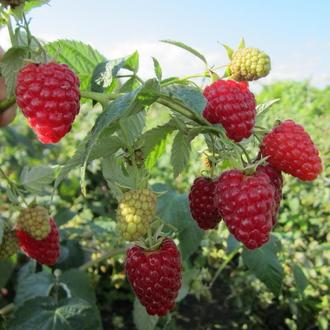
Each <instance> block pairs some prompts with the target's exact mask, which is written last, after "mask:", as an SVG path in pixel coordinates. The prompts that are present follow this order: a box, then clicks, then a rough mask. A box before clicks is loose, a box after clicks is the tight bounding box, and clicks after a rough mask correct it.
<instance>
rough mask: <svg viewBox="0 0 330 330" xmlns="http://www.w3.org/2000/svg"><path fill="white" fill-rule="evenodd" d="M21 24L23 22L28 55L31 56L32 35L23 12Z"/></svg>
mask: <svg viewBox="0 0 330 330" xmlns="http://www.w3.org/2000/svg"><path fill="white" fill-rule="evenodd" d="M23 22H24V29H25V31H26V38H27V43H28V48H29V55H31V53H32V52H31V42H32V34H31V31H30V28H29V22H28V21H27V19H26V16H25V13H24V12H23Z"/></svg>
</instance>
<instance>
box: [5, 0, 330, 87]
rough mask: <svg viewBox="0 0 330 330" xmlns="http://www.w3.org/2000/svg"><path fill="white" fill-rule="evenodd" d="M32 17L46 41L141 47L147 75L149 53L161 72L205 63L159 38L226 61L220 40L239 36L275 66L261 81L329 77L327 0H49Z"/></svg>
mask: <svg viewBox="0 0 330 330" xmlns="http://www.w3.org/2000/svg"><path fill="white" fill-rule="evenodd" d="M31 17H32V25H31V27H32V31H33V33H34V34H35V35H37V36H40V37H42V38H43V39H46V40H54V39H57V38H68V39H79V40H82V41H84V42H86V43H89V44H92V45H93V46H95V47H96V48H97V49H99V50H100V51H101V52H102V53H103V54H105V55H106V56H107V57H109V58H115V57H119V56H124V55H127V54H129V53H131V52H133V51H134V50H135V49H138V50H139V51H140V52H141V55H142V56H141V61H143V64H142V65H141V70H142V75H145V76H148V75H150V74H151V67H152V63H151V60H150V56H151V55H152V56H156V57H158V58H159V60H160V62H161V63H162V65H163V66H164V71H165V74H166V75H172V74H185V73H196V72H199V71H200V70H202V68H203V67H202V65H201V64H200V63H199V62H198V60H196V59H194V58H193V57H191V56H190V55H187V54H184V52H183V51H181V50H179V49H174V47H172V46H170V45H162V44H160V43H159V42H158V40H160V39H175V40H179V41H182V42H185V43H187V44H189V45H191V46H193V47H195V48H197V49H198V50H200V51H201V52H202V53H204V54H205V55H206V56H207V57H208V58H209V60H210V62H211V63H214V64H225V63H226V62H227V60H226V57H225V52H224V50H223V49H222V47H221V45H220V43H226V44H229V45H232V46H235V45H237V43H238V41H239V39H240V37H241V36H244V38H245V39H246V43H247V45H248V46H253V47H258V48H261V49H263V50H265V51H267V52H268V53H269V54H270V56H271V58H272V64H273V69H272V73H271V75H270V76H269V77H268V78H265V79H263V80H262V81H261V83H267V82H270V81H273V80H278V79H290V78H291V79H309V80H311V81H312V83H314V84H316V85H319V86H324V85H326V84H330V56H329V54H330V20H329V17H330V1H327V0H313V1H308V0H276V1H275V0H269V1H265V0H222V1H221V0H219V1H216V0H214V1H207V0H205V1H195V0H176V1H174V0H166V1H157V0H153V1H152V0H139V1H134V0H131V1H112V0H97V1H91V0H88V1H87V0H70V1H68V0H52V1H51V2H50V5H49V6H44V7H42V8H40V9H36V10H34V11H33V12H32V13H31ZM2 34H3V33H2ZM1 38H4V37H1Z"/></svg>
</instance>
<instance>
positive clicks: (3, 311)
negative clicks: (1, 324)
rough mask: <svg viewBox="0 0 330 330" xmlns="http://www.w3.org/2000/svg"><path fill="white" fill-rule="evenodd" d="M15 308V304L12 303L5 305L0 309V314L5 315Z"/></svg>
mask: <svg viewBox="0 0 330 330" xmlns="http://www.w3.org/2000/svg"><path fill="white" fill-rule="evenodd" d="M14 308H15V305H14V304H13V303H11V304H8V305H6V306H5V307H2V308H1V309H0V315H2V316H6V315H8V314H10V313H11V312H12V311H13V310H14Z"/></svg>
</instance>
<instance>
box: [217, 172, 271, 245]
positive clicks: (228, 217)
mask: <svg viewBox="0 0 330 330" xmlns="http://www.w3.org/2000/svg"><path fill="white" fill-rule="evenodd" d="M274 194H275V189H274V187H273V185H272V184H271V182H270V180H269V178H268V176H267V175H265V174H263V173H254V174H253V175H250V176H247V175H244V173H243V172H241V171H239V170H230V171H226V172H224V173H223V174H222V175H221V176H220V178H219V180H218V184H217V186H216V193H215V203H216V205H217V207H218V209H219V212H220V213H221V215H222V217H223V219H224V221H225V223H226V225H227V227H228V229H229V231H230V232H231V233H232V234H233V235H234V237H235V238H236V239H237V240H239V241H241V242H242V243H243V244H244V245H245V246H246V247H247V248H249V249H256V248H258V247H260V246H262V245H263V244H265V243H266V242H267V241H268V239H269V234H270V231H271V229H272V227H273V223H272V216H273V210H274V203H275V202H274Z"/></svg>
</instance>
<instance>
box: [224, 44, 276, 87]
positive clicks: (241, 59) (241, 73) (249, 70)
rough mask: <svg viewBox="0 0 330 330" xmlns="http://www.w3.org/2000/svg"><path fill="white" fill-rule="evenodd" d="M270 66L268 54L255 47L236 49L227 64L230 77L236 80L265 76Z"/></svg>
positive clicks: (249, 79)
mask: <svg viewBox="0 0 330 330" xmlns="http://www.w3.org/2000/svg"><path fill="white" fill-rule="evenodd" d="M270 68H271V64H270V58H269V56H268V55H267V54H266V53H265V52H263V51H261V50H259V49H257V48H242V49H239V50H237V51H236V52H234V54H233V57H232V60H231V63H230V65H229V69H230V73H231V78H232V79H234V80H236V81H251V80H257V79H259V78H262V77H265V76H267V75H268V73H269V71H270Z"/></svg>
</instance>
